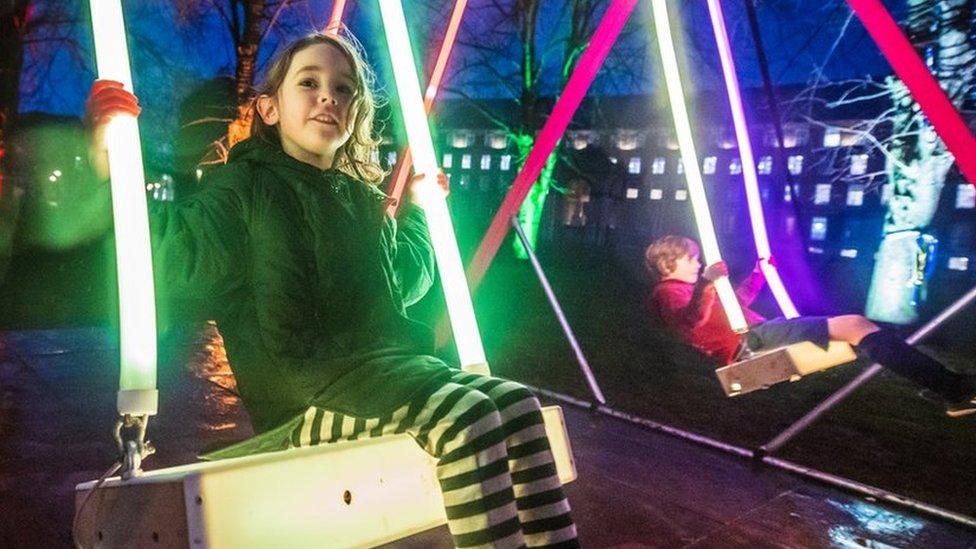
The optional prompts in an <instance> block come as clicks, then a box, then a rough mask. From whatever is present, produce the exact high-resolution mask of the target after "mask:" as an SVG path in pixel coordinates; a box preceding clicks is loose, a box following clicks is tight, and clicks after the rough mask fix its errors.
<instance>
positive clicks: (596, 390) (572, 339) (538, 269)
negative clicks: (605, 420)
mask: <svg viewBox="0 0 976 549" xmlns="http://www.w3.org/2000/svg"><path fill="white" fill-rule="evenodd" d="M511 221H512V226H513V227H514V228H515V234H517V235H518V237H519V240H521V241H522V247H523V248H525V252H526V253H527V254H528V255H529V261H531V262H532V267H533V268H534V269H535V274H536V275H537V276H538V277H539V282H540V283H541V284H542V289H543V290H545V292H546V297H548V298H549V304H550V305H552V310H553V312H555V313H556V318H558V319H559V324H560V325H561V326H562V327H563V333H565V334H566V339H567V340H568V341H569V345H570V346H571V347H572V348H573V352H574V353H576V361H577V362H579V367H580V370H582V371H583V375H584V376H586V382H587V383H588V384H589V385H590V390H591V391H592V392H593V396H594V397H595V398H596V399H597V401H598V402H599V403H600V404H606V403H607V399H606V398H604V397H603V391H601V390H600V385H599V384H597V382H596V378H595V377H593V371H592V370H590V365H589V363H588V362H587V361H586V357H585V356H583V350H582V349H580V346H579V342H578V341H576V336H575V335H573V329H572V328H571V327H570V326H569V322H568V321H567V320H566V315H564V314H563V309H562V307H560V306H559V300H557V299H556V294H555V293H553V291H552V286H550V285H549V279H548V278H546V273H545V271H543V270H542V265H541V264H540V263H539V258H538V257H536V255H535V251H534V250H533V249H532V246H531V245H530V244H529V239H528V238H527V237H526V236H525V231H523V230H522V225H521V224H519V221H518V216H517V215H513V216H512V218H511Z"/></svg>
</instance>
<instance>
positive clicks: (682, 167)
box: [678, 158, 685, 173]
mask: <svg viewBox="0 0 976 549" xmlns="http://www.w3.org/2000/svg"><path fill="white" fill-rule="evenodd" d="M678 173H685V163H684V161H683V160H681V159H680V158H679V159H678Z"/></svg>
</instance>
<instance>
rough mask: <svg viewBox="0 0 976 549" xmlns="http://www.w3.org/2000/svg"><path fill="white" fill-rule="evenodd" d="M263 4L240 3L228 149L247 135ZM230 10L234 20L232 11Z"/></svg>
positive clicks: (255, 1)
mask: <svg viewBox="0 0 976 549" xmlns="http://www.w3.org/2000/svg"><path fill="white" fill-rule="evenodd" d="M265 4H266V2H265V0H244V24H243V25H241V26H240V28H241V30H242V32H241V33H240V34H239V35H235V37H234V39H235V40H236V41H237V67H236V71H235V73H234V79H235V82H236V88H235V93H236V95H237V119H235V120H234V121H233V122H231V123H230V126H229V127H228V129H227V140H228V145H229V146H231V147H233V146H234V144H235V143H237V142H239V141H242V140H243V139H246V138H247V136H248V135H249V134H250V132H251V119H252V116H253V113H252V112H251V109H250V108H249V107H250V105H249V104H248V100H249V99H250V95H251V89H252V87H253V86H254V73H255V68H256V67H257V61H258V49H259V48H260V45H261V33H262V30H261V28H262V26H263V23H264V8H265ZM234 11H235V17H236V10H234Z"/></svg>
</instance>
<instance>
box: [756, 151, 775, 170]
mask: <svg viewBox="0 0 976 549" xmlns="http://www.w3.org/2000/svg"><path fill="white" fill-rule="evenodd" d="M756 170H757V171H758V172H759V175H769V174H771V173H773V157H771V156H764V157H762V158H760V159H759V165H758V166H756Z"/></svg>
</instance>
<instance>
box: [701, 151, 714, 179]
mask: <svg viewBox="0 0 976 549" xmlns="http://www.w3.org/2000/svg"><path fill="white" fill-rule="evenodd" d="M717 162H718V159H717V158H715V157H714V156H706V157H705V160H703V161H702V173H704V174H705V175H711V174H713V173H715V164H716V163H717Z"/></svg>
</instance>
